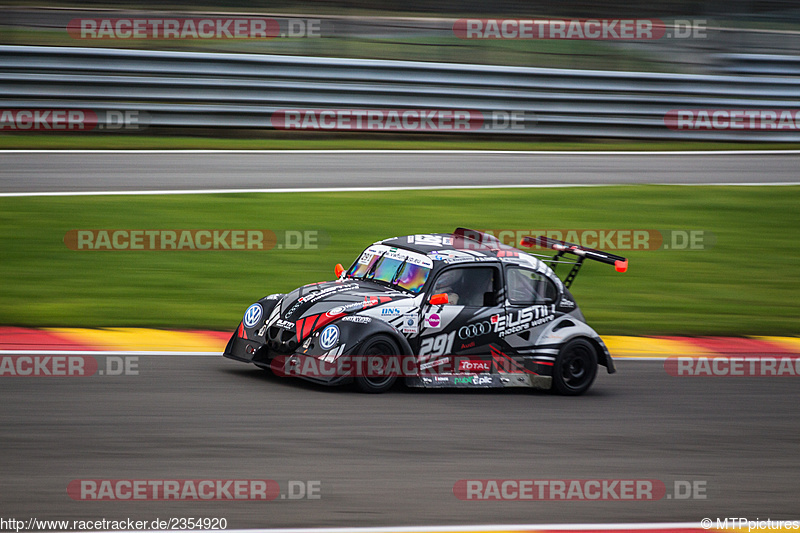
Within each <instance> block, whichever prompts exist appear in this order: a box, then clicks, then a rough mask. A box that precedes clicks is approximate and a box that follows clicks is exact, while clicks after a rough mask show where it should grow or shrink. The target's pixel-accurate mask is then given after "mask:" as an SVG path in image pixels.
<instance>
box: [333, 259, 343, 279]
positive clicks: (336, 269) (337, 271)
mask: <svg viewBox="0 0 800 533" xmlns="http://www.w3.org/2000/svg"><path fill="white" fill-rule="evenodd" d="M342 272H344V267H343V266H342V264H341V263H336V266H335V267H333V273H334V274H336V279H339V278H340V277H342Z"/></svg>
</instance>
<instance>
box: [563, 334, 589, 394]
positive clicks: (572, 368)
mask: <svg viewBox="0 0 800 533" xmlns="http://www.w3.org/2000/svg"><path fill="white" fill-rule="evenodd" d="M596 376H597V352H596V351H595V349H594V346H592V344H591V343H590V342H589V341H587V340H585V339H575V340H573V341H570V342H568V343H567V344H565V345H564V346H563V347H562V348H561V351H560V352H559V353H558V357H557V358H556V362H555V365H554V366H553V391H555V392H557V393H558V394H563V395H565V396H578V395H580V394H583V393H584V392H586V391H587V390H589V387H591V386H592V383H593V382H594V378H595V377H596Z"/></svg>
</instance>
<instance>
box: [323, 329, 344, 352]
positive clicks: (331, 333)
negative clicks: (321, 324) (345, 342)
mask: <svg viewBox="0 0 800 533" xmlns="http://www.w3.org/2000/svg"><path fill="white" fill-rule="evenodd" d="M337 342H339V328H338V327H337V326H334V325H331V326H328V327H326V328H325V329H323V330H322V333H320V334H319V345H320V347H321V348H322V349H323V350H330V349H331V348H333V347H334V346H335V345H336V343H337Z"/></svg>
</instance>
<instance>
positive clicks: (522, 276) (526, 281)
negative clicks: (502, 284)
mask: <svg viewBox="0 0 800 533" xmlns="http://www.w3.org/2000/svg"><path fill="white" fill-rule="evenodd" d="M506 280H507V283H508V301H509V302H511V303H512V304H514V305H533V304H546V303H548V304H549V303H553V302H555V300H556V298H557V297H558V289H557V288H556V286H555V284H554V283H553V282H552V281H550V279H549V278H547V276H543V275H542V274H539V273H537V272H535V271H533V270H529V269H527V268H520V267H509V268H508V269H506Z"/></svg>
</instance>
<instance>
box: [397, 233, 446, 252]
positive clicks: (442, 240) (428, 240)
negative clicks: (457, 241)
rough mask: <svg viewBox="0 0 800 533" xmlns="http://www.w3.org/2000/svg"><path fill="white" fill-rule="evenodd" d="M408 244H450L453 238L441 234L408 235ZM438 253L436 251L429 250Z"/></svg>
mask: <svg viewBox="0 0 800 533" xmlns="http://www.w3.org/2000/svg"><path fill="white" fill-rule="evenodd" d="M407 240H408V244H417V245H420V246H452V245H453V238H452V237H447V236H443V235H409V236H408V239H407ZM431 253H438V252H431Z"/></svg>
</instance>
